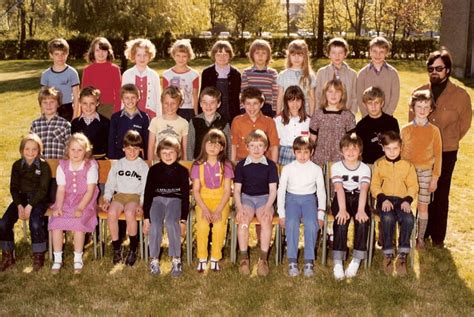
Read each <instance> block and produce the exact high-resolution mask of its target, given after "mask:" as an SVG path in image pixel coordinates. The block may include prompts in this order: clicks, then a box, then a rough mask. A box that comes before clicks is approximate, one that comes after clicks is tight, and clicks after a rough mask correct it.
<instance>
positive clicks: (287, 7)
mask: <svg viewBox="0 0 474 317" xmlns="http://www.w3.org/2000/svg"><path fill="white" fill-rule="evenodd" d="M286 36H287V37H290V0H286Z"/></svg>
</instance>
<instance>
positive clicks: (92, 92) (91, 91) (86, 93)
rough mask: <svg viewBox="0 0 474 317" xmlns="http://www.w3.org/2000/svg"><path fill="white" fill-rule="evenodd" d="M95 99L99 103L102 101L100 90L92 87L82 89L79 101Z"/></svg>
mask: <svg viewBox="0 0 474 317" xmlns="http://www.w3.org/2000/svg"><path fill="white" fill-rule="evenodd" d="M91 96H92V97H95V99H96V100H97V102H99V100H100V90H99V89H97V88H94V87H92V86H87V87H84V88H82V89H81V92H80V93H79V101H81V100H82V98H84V97H91Z"/></svg>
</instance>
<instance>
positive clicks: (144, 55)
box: [134, 47, 150, 68]
mask: <svg viewBox="0 0 474 317" xmlns="http://www.w3.org/2000/svg"><path fill="white" fill-rule="evenodd" d="M134 61H135V65H137V66H138V67H140V68H145V67H146V66H147V65H148V63H150V54H149V53H148V52H147V50H146V49H145V48H143V47H138V48H137V50H136V51H135V58H134Z"/></svg>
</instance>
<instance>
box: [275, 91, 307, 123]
mask: <svg viewBox="0 0 474 317" xmlns="http://www.w3.org/2000/svg"><path fill="white" fill-rule="evenodd" d="M295 99H297V100H301V108H300V110H299V111H298V116H299V117H300V122H304V121H305V120H306V118H307V117H308V115H307V114H306V110H305V106H304V104H305V100H304V93H303V90H301V88H300V86H289V87H288V88H286V90H285V95H284V96H283V111H282V112H281V117H282V119H283V120H282V122H283V124H284V125H287V124H288V123H289V122H290V118H291V113H290V107H288V102H289V101H293V100H295Z"/></svg>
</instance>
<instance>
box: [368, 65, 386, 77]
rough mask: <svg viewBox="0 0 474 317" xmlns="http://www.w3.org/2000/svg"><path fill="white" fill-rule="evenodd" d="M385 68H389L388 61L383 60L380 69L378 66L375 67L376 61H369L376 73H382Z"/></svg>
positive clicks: (370, 66) (371, 68)
mask: <svg viewBox="0 0 474 317" xmlns="http://www.w3.org/2000/svg"><path fill="white" fill-rule="evenodd" d="M383 68H385V69H388V65H387V62H383V64H382V67H380V69H377V67H375V65H374V63H372V62H370V63H369V69H370V70H373V71H374V72H375V74H377V75H380V73H381V72H382V69H383Z"/></svg>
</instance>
